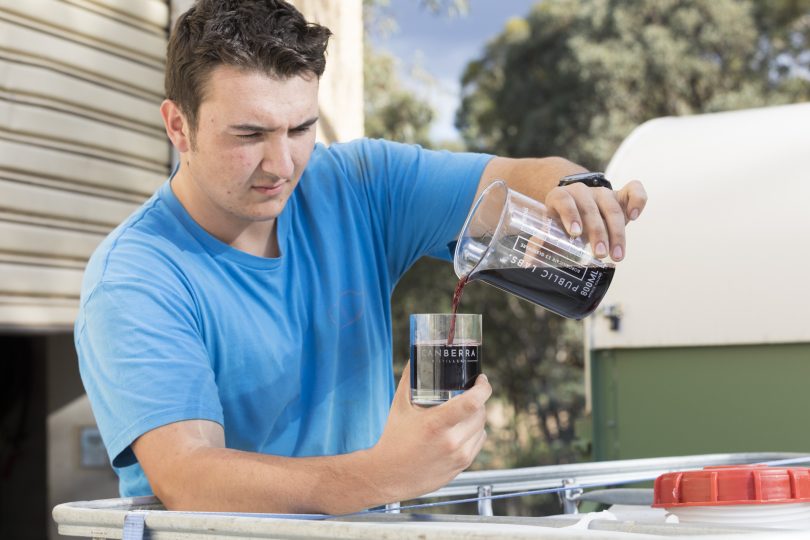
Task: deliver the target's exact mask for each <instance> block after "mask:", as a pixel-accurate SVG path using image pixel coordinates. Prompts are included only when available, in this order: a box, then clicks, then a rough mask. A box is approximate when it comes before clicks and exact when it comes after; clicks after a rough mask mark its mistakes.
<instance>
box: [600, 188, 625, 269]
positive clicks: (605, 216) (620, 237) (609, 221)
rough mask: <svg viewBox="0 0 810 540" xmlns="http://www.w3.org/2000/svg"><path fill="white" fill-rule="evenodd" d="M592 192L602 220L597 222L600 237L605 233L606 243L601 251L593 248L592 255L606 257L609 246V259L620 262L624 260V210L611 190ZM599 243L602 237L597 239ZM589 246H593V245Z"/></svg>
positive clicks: (602, 189)
mask: <svg viewBox="0 0 810 540" xmlns="http://www.w3.org/2000/svg"><path fill="white" fill-rule="evenodd" d="M594 191H596V192H597V193H596V194H595V198H596V204H597V205H598V206H599V213H600V215H601V218H602V219H599V220H598V221H600V222H601V225H602V227H601V228H600V231H599V232H600V234H601V235H604V234H605V233H607V241H608V243H607V244H604V245H605V247H604V248H602V249H601V250H600V249H599V248H595V249H594V253H595V254H596V256H597V257H604V256H606V255H607V246H610V257H611V258H612V259H613V260H614V261H620V260H622V259H623V258H624V253H625V245H626V244H625V235H624V226H625V223H626V222H627V221H626V220H625V215H624V210H623V209H622V207H621V206H620V205H619V201H618V200H617V199H616V196H615V195H614V193H613V192H612V191H611V190H609V189H607V188H597V189H595V190H594ZM599 242H604V237H603V236H600V237H599ZM591 245H592V246H593V243H592V244H591Z"/></svg>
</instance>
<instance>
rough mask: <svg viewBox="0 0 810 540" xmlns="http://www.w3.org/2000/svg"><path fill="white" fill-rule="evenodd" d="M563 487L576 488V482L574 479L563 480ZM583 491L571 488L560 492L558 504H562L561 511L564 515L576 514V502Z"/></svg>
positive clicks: (577, 510)
mask: <svg viewBox="0 0 810 540" xmlns="http://www.w3.org/2000/svg"><path fill="white" fill-rule="evenodd" d="M562 485H563V487H566V486H577V485H578V482H577V480H576V478H565V479H564V480H563V481H562ZM583 492H584V491H583V489H582V488H580V487H571V489H566V490H565V491H561V492H560V493H559V495H560V502H561V503H562V509H563V513H564V514H578V513H579V509H578V508H577V501H578V500H579V498H580V497H581V496H582V493H583Z"/></svg>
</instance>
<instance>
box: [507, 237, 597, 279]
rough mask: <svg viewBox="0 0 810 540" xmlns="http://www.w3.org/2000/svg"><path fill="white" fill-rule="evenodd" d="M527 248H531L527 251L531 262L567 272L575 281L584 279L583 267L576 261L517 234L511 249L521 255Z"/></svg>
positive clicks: (524, 253)
mask: <svg viewBox="0 0 810 540" xmlns="http://www.w3.org/2000/svg"><path fill="white" fill-rule="evenodd" d="M529 249H531V252H530V253H528V255H529V256H531V258H532V262H534V261H537V262H539V263H540V264H543V265H545V266H548V267H549V268H553V269H554V270H558V271H560V272H562V273H564V274H567V275H568V276H571V277H572V278H574V279H576V280H577V281H583V280H584V279H585V277H586V272H585V268H583V267H580V266H579V263H578V262H576V261H574V260H571V259H569V258H568V257H565V256H563V255H561V254H559V253H555V252H553V251H551V250H550V249H548V248H546V247H545V246H541V245H540V244H538V243H536V242H532V241H531V240H529V239H528V238H525V237H523V236H518V237H517V239H516V240H515V246H514V248H513V250H514V251H515V252H517V253H519V254H520V255H521V256H523V255H526V254H527V253H526V252H527V251H528V250H529ZM527 262H528V261H527ZM552 263H553V264H552Z"/></svg>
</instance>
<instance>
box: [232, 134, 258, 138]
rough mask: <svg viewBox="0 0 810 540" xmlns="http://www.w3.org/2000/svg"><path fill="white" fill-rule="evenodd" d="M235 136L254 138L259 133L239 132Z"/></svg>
mask: <svg viewBox="0 0 810 540" xmlns="http://www.w3.org/2000/svg"><path fill="white" fill-rule="evenodd" d="M236 136H237V137H239V138H240V139H255V138H257V137H258V136H259V133H239V134H237V135H236Z"/></svg>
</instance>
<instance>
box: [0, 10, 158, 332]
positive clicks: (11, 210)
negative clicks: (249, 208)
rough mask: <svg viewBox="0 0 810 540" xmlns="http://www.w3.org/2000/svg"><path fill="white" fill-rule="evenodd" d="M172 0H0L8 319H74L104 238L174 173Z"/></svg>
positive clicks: (0, 228)
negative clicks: (166, 103)
mask: <svg viewBox="0 0 810 540" xmlns="http://www.w3.org/2000/svg"><path fill="white" fill-rule="evenodd" d="M168 21H169V7H168V5H167V2H166V1H164V0H25V1H19V0H0V328H5V329H9V328H11V329H27V330H32V329H33V330H36V329H48V328H69V327H70V326H71V325H72V324H73V320H74V317H75V314H76V309H77V306H78V296H79V290H80V284H81V277H82V271H83V269H84V265H85V262H86V260H87V258H88V257H89V256H90V254H91V253H92V251H93V249H94V248H95V247H96V245H97V244H98V243H99V242H100V241H101V240H102V239H103V238H104V236H105V235H106V234H107V233H108V232H109V231H110V230H111V229H112V228H113V227H114V226H116V225H117V224H118V223H120V222H121V221H122V220H123V219H124V218H125V217H126V216H127V215H128V214H129V213H130V212H132V210H134V209H135V208H136V207H137V206H138V205H139V204H140V203H141V202H142V201H143V200H144V199H145V198H146V197H148V196H149V195H150V194H151V193H152V191H153V190H154V189H155V188H156V187H157V186H158V185H159V184H160V183H161V182H162V181H164V180H165V178H166V176H167V174H168V172H169V164H170V147H169V144H168V142H167V139H166V136H165V132H164V130H163V124H162V122H161V119H160V115H159V111H158V107H159V104H160V102H161V100H162V96H163V61H164V60H163V59H164V56H165V48H166V28H167V26H168Z"/></svg>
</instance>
